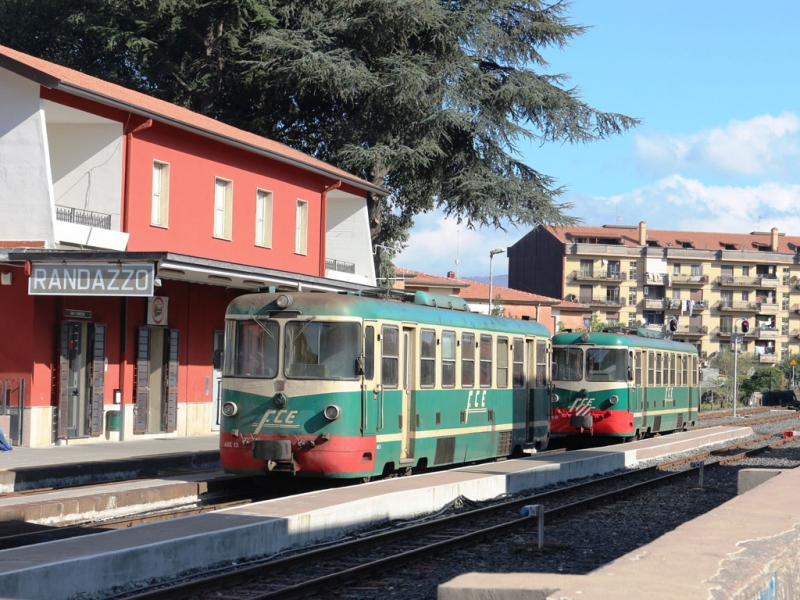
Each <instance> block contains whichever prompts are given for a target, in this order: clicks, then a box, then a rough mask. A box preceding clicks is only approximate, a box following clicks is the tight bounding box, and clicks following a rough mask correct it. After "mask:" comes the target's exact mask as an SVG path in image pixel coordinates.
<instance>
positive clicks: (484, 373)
mask: <svg viewBox="0 0 800 600" xmlns="http://www.w3.org/2000/svg"><path fill="white" fill-rule="evenodd" d="M481 387H492V336H490V335H482V336H481Z"/></svg>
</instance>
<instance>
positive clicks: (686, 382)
mask: <svg viewBox="0 0 800 600" xmlns="http://www.w3.org/2000/svg"><path fill="white" fill-rule="evenodd" d="M683 385H686V386H688V385H689V357H688V356H686V355H685V354H684V355H683Z"/></svg>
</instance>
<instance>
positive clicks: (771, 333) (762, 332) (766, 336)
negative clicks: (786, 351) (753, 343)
mask: <svg viewBox="0 0 800 600" xmlns="http://www.w3.org/2000/svg"><path fill="white" fill-rule="evenodd" d="M754 331H755V335H756V339H757V340H774V339H777V337H778V330H777V329H776V328H775V327H767V326H762V327H756V328H755V330H754Z"/></svg>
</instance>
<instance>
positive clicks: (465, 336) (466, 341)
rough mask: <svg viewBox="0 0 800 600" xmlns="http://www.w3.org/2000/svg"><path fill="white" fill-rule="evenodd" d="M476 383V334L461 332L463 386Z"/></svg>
mask: <svg viewBox="0 0 800 600" xmlns="http://www.w3.org/2000/svg"><path fill="white" fill-rule="evenodd" d="M474 385H475V334H474V333H462V334H461V387H468V388H471V387H473V386H474Z"/></svg>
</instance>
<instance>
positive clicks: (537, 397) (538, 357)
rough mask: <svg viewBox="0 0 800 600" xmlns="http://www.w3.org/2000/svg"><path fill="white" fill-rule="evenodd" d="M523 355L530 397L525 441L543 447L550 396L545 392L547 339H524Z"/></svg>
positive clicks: (546, 433) (548, 348)
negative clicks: (524, 356)
mask: <svg viewBox="0 0 800 600" xmlns="http://www.w3.org/2000/svg"><path fill="white" fill-rule="evenodd" d="M525 355H526V360H525V364H526V366H527V373H528V376H527V387H528V398H529V399H530V400H529V407H528V419H527V424H528V427H527V430H528V434H527V436H526V437H527V439H526V443H528V444H533V445H535V446H536V447H537V448H540V449H544V448H545V447H546V446H547V438H548V434H549V423H550V398H549V396H548V393H547V377H548V373H547V371H548V368H547V361H548V356H549V355H550V342H549V340H535V339H526V340H525Z"/></svg>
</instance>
